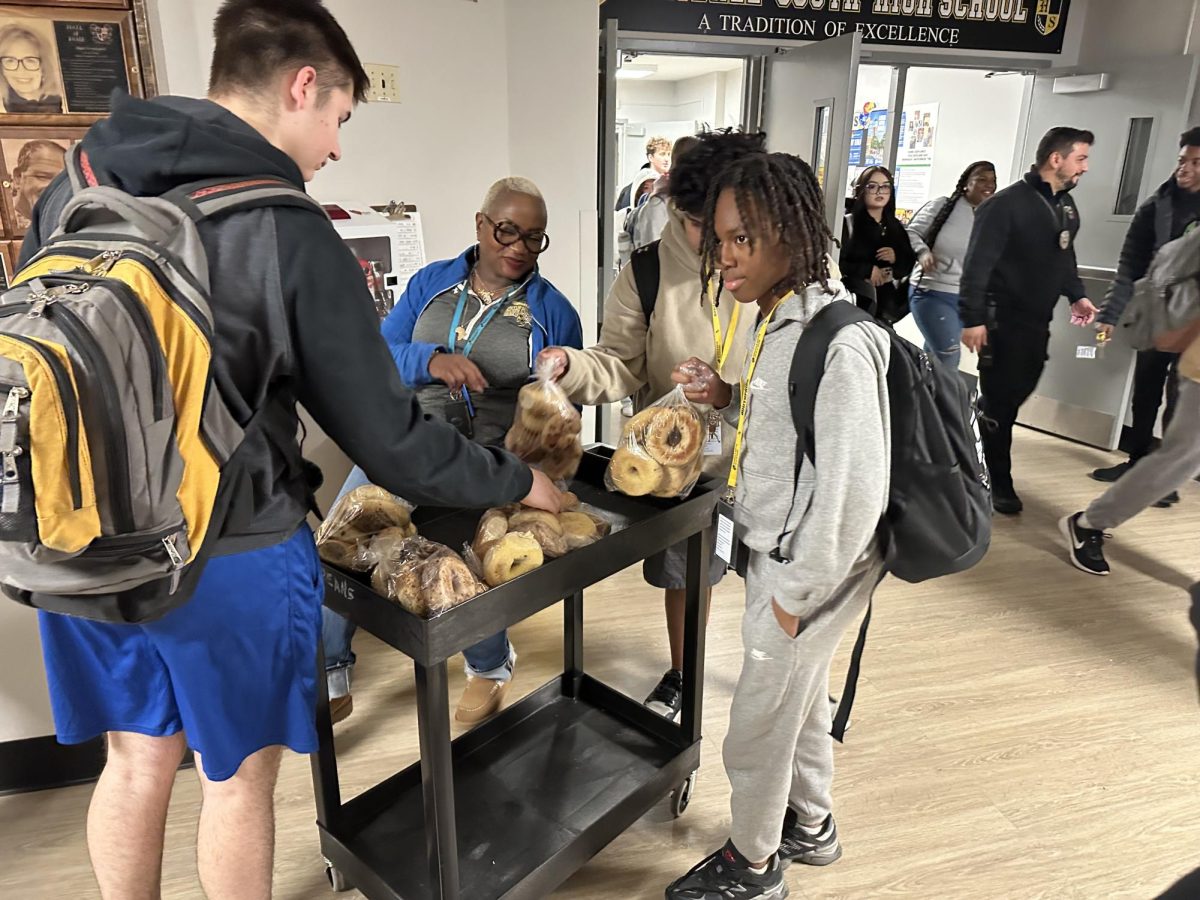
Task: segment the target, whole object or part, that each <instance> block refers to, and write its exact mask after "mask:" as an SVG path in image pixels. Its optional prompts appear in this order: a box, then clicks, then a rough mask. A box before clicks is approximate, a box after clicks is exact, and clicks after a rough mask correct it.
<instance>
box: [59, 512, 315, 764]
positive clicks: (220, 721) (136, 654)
mask: <svg viewBox="0 0 1200 900" xmlns="http://www.w3.org/2000/svg"><path fill="white" fill-rule="evenodd" d="M323 595H324V586H323V578H322V575H321V565H320V562H319V561H318V559H317V551H316V547H315V545H314V543H313V536H312V532H311V531H310V530H309V528H308V526H307V525H303V526H301V528H300V529H299V530H298V531H297V532H296V533H295V534H294V535H293V536H292V537H291V538H289V539H288V540H286V541H284V542H283V543H282V544H277V545H275V546H274V547H267V548H264V549H262V550H253V551H250V552H248V553H238V554H234V555H232V556H221V557H216V558H214V559H211V560H209V563H208V566H207V567H206V568H205V570H204V573H203V575H202V576H201V578H200V582H199V585H198V586H197V588H196V593H195V594H194V595H193V596H192V598H191V600H189V601H188V602H187V603H186V604H185V605H183V606H181V607H180V608H179V609H176V610H173V611H171V612H170V613H168V614H167V615H165V616H163V617H162V618H161V619H158V620H157V621H154V622H150V623H148V624H144V625H110V624H108V623H104V622H92V621H89V620H86V619H79V618H73V617H70V616H61V615H56V614H54V613H46V612H41V613H39V614H38V615H39V619H40V623H41V632H42V651H43V654H44V656H45V660H46V675H47V679H48V681H49V684H50V702H51V706H52V708H53V710H54V724H55V728H56V730H57V732H58V740H59V742H60V743H63V744H79V743H82V742H84V741H87V740H91V739H92V738H94V737H96V736H97V735H101V734H104V733H105V732H109V731H130V732H134V733H136V734H145V735H150V736H152V737H166V736H169V735H172V734H176V733H178V732H180V731H183V732H184V733H186V735H187V741H188V746H189V747H191V748H192V749H193V750H195V751H196V752H198V753H199V754H200V755H201V760H202V762H203V765H204V773H205V775H207V776H208V778H209V779H211V780H213V781H224V780H225V779H227V778H230V777H231V776H233V775H234V774H235V773H236V772H237V770H238V768H239V767H240V766H241V764H242V762H243V761H244V760H245V759H246V757H248V756H250V755H251V754H253V753H255V752H257V751H258V750H261V749H263V748H264V747H270V746H274V745H277V744H280V745H284V746H286V747H290V748H291V749H292V750H294V751H296V752H297V753H313V752H315V751H316V749H317V733H316V724H315V720H316V705H317V701H316V698H317V641H318V640H319V638H320V633H321V602H322V599H323Z"/></svg>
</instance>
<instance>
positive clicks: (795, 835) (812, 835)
mask: <svg viewBox="0 0 1200 900" xmlns="http://www.w3.org/2000/svg"><path fill="white" fill-rule="evenodd" d="M779 858H780V860H782V861H783V862H788V861H792V860H794V861H795V862H800V863H804V864H805V865H806V866H827V865H829V864H830V863H835V862H837V861H838V860H839V859H841V858H842V845H841V843H840V842H839V841H838V833H837V823H836V822H834V821H833V816H832V814H831V815H828V816H826V817H825V821H824V822H822V823H821V827H820V828H818V829H817V830H816V831H811V830H809V829H807V828H801V827H800V824H799V816H797V815H796V811H795V810H794V809H792V808H791V807H790V806H789V807H788V811H787V815H786V816H784V818H783V837H782V838H781V839H780V841H779Z"/></svg>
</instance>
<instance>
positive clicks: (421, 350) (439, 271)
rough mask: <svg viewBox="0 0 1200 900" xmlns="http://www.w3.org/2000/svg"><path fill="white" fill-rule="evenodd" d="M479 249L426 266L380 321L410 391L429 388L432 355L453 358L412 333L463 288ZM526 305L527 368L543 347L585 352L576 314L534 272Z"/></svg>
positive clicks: (566, 301) (445, 351)
mask: <svg viewBox="0 0 1200 900" xmlns="http://www.w3.org/2000/svg"><path fill="white" fill-rule="evenodd" d="M477 253H478V248H477V247H470V248H468V249H467V250H466V251H465V252H464V253H463V254H462V255H461V256H459V257H457V258H455V259H447V260H442V261H441V262H435V263H430V264H429V265H427V266H426V267H425V268H423V269H422V270H421V271H419V272H418V273H417V274H416V275H414V276H413V277H412V279H411V280H410V281H409V282H408V287H406V288H405V289H404V293H403V294H402V295H401V297H400V299H399V300H398V301H397V302H396V307H395V309H393V310H392V311H391V312H390V313H388V317H387V318H386V319H384V320H383V336H384V338H385V339H386V340H387V343H388V347H389V348H390V349H391V351H392V357H393V358H394V359H395V360H396V367H397V368H398V369H399V370H400V377H401V378H402V379H403V381H404V383H405V384H406V385H407V386H408V387H410V388H418V387H423V386H425V385H427V384H432V383H433V381H434V379H433V378H431V377H430V375H429V360H430V358H431V357H432V356H433V354H434V352H435V351H438V350H441V351H442V352H444V353H451V352H453V349H452V348H450V347H446V346H444V345H442V344H423V343H414V342H413V339H412V336H413V328H414V327H415V326H416V324H417V319H419V318H421V313H423V312H425V310H426V308H427V307H428V306H429V304H430V303H432V302H433V301H434V299H435V298H436V297H440V296H441V295H442V294H444V293H445V292H446V291H448V290H450V289H451V288H453V287H456V286H457V285H460V284H462V283H463V282H464V281H466V279H467V275H469V274H470V272H471V266H472V265H474V263H475V256H476V254H477ZM525 302H526V303H527V304H529V313H530V315H531V316H532V318H533V328H532V331H531V336H532V341H531V346H530V358H529V367H530V369H532V368H533V361H534V360H535V359H537V355H538V354H539V353H541V352H542V350H543V349H545V348H546V347H575V348H577V349H583V325H582V323H581V322H580V321H579V313H578V312H576V310H575V307H574V306H572V305H571V301H570V300H568V299H567V298H566V297H565V296H564V295H563V293H562V292H561V291H560V290H559V289H558V288H556V287H555V286H554V285H552V284H551V283H550V282H549V281H547V280H546V279H545V278H543V277H542V276H541V275H540V274H539V273H538V271H537V270H536V269H534V271H533V274H532V275H531V276H530V278H529V285H528V287H527V288H526V289H525Z"/></svg>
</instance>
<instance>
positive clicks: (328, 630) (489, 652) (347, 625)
mask: <svg viewBox="0 0 1200 900" xmlns="http://www.w3.org/2000/svg"><path fill="white" fill-rule="evenodd" d="M370 483H371V481H370V479H369V478H367V476H366V473H365V472H363V470H362V469H360V468H358V466H355V467H354V471H352V472H351V473H350V476H349V477H348V478H347V479H346V483H345V484H343V485H342V490H341V492H340V493H339V494H338V499H339V500H340V499H341V498H342V496H343V495H345V494H348V493H349V492H350V491H352V490H354V489H355V488H358V487H362V486H363V485H364V484H370ZM357 630H358V626H357V625H355V624H354V623H353V622H351V621H350V620H349V619H347V618H345V617H344V616H339V615H338V614H337V613H335V612H334V611H333V610H331V609H329V608H328V607H324V608H322V610H321V644H322V646H323V647H324V648H325V675H326V678H327V679H328V681H329V697H330V699H334V698H337V697H344V696H346V695H347V694H349V693H350V678H351V675H352V674H353V672H354V661H355V656H354V653H353V651H351V649H350V642H351V641H352V640H353V639H354V632H355V631H357ZM463 657H464V658H465V659H466V666H465V668H466V671H467V674H468V675H474V676H475V677H477V678H487V679H490V680H491V681H508V680H509V679H511V678H512V672H513V663H515V662H516V660H517V654H516V652H515V651H514V650H513V648H512V645H511V644H509V642H508V632H507V631H501V632H500V633H499V634H494V635H492V636H491V637H490V638H484V639H483V640H482V641H480V642H479V643H478V644H475V645H474V646H473V647H468V648H467V649H466V650H464V651H463Z"/></svg>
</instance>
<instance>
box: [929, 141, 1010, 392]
mask: <svg viewBox="0 0 1200 900" xmlns="http://www.w3.org/2000/svg"><path fill="white" fill-rule="evenodd" d="M994 193H996V167H995V166H994V165H992V164H991V163H990V162H987V161H986V160H983V161H980V162H974V163H971V165H969V166H967V168H966V170H965V171H964V172H963V173H962V175H961V176H960V177H959V179H958V184H956V185H955V186H954V193H953V194H951V195H950V196H949V197H939V198H938V199H936V200H931V201H930V202H929V203H926V204H925V205H924V206H923V207H922V208H921V210H920V212H918V213H917V214H916V215H915V216H913V220H912V221H911V222H910V223H909V224H908V237H909V240H910V241H911V243H912V246H913V249H914V250H915V251H916V253H917V259H918V260H919V261H920V263H921V272H920V281H919V283H916V284H914V285H913V289H912V294H911V296H910V305H911V306H912V314H913V318H914V319H915V320H916V322H917V327H918V328H920V329H921V334H922V335H923V336H924V337H925V349H926V350H927V351H928V352H930V353H933V354H935V355H936V356H937V358H938V359H940V360H941V361H942V362H944V363H945V364H946V365H948V366H950V367H951V368H952V369H957V368H958V363H959V360H960V359H961V357H962V348H961V345H960V343H959V339H960V338H961V337H962V317H961V316H960V315H959V314H958V282H959V279H960V278H962V265H963V260H964V259H966V257H967V245H968V244H970V242H971V229H972V227H974V225H975V209H976V207H978V206H979V204H981V203H982V202H983V201H984V200H986V199H988V197H990V196H992V194H994Z"/></svg>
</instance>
